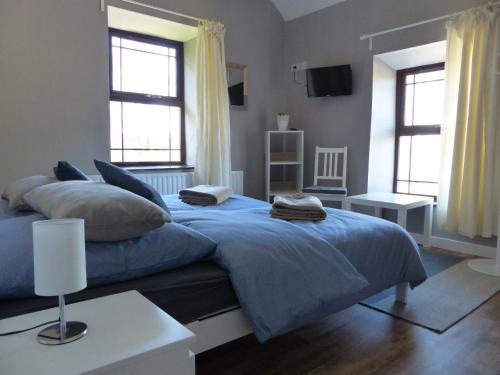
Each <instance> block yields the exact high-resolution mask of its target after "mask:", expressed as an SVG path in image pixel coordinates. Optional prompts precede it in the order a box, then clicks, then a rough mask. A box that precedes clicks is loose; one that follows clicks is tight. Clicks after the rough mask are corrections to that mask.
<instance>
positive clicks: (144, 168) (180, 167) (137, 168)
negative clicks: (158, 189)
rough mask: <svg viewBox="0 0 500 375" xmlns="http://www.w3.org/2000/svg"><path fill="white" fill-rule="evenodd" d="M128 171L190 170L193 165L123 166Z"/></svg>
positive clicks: (192, 168) (192, 169)
mask: <svg viewBox="0 0 500 375" xmlns="http://www.w3.org/2000/svg"><path fill="white" fill-rule="evenodd" d="M123 169H126V170H127V171H130V172H148V171H182V172H192V171H194V167H193V166H192V165H143V166H140V165H138V166H133V167H132V166H129V167H126V166H125V167H123Z"/></svg>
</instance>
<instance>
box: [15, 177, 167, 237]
mask: <svg viewBox="0 0 500 375" xmlns="http://www.w3.org/2000/svg"><path fill="white" fill-rule="evenodd" d="M24 199H25V200H26V202H27V203H28V204H29V205H30V206H31V207H33V208H34V209H35V210H36V211H38V212H40V213H41V214H43V215H45V216H46V217H48V218H49V219H67V218H79V219H83V220H85V239H86V240H87V241H121V240H128V239H131V238H135V237H138V236H141V235H143V234H145V233H147V232H149V231H151V230H153V229H156V228H159V227H161V226H162V225H163V224H165V223H167V222H170V216H169V215H168V214H167V213H166V212H165V211H164V210H163V209H162V208H160V207H159V206H158V205H156V204H155V203H153V202H151V201H149V200H147V199H145V198H142V197H140V196H138V195H136V194H134V193H131V192H129V191H127V190H124V189H121V188H119V187H116V186H113V185H109V184H105V183H102V182H93V181H64V182H59V183H56V184H50V185H45V186H40V187H38V188H36V189H33V190H32V191H31V192H29V193H28V194H26V195H25V197H24Z"/></svg>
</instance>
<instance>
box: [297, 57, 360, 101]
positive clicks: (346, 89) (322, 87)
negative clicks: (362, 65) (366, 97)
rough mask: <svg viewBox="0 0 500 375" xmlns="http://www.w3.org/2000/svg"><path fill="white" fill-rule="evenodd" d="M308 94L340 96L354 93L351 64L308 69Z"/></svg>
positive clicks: (311, 95)
mask: <svg viewBox="0 0 500 375" xmlns="http://www.w3.org/2000/svg"><path fill="white" fill-rule="evenodd" d="M306 76H307V96H309V97H311V98H313V97H321V96H338V95H351V94H352V71H351V66H350V65H337V66H327V67H324V68H313V69H307V71H306Z"/></svg>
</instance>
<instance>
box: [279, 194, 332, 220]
mask: <svg viewBox="0 0 500 375" xmlns="http://www.w3.org/2000/svg"><path fill="white" fill-rule="evenodd" d="M270 213H271V216H272V217H275V218H278V219H283V220H312V221H317V220H323V219H325V218H326V211H325V210H324V209H323V204H321V201H320V200H319V199H318V198H316V197H313V196H304V195H302V194H297V195H283V196H281V195H279V196H276V197H274V203H273V207H272V209H271V211H270Z"/></svg>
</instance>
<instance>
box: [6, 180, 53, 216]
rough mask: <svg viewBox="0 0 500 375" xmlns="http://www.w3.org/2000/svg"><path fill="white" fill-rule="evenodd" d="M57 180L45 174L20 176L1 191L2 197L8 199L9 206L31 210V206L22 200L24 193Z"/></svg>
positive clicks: (15, 208)
mask: <svg viewBox="0 0 500 375" xmlns="http://www.w3.org/2000/svg"><path fill="white" fill-rule="evenodd" d="M54 182H58V180H57V179H55V178H52V177H46V176H30V177H25V178H21V179H20V180H16V181H14V182H13V183H11V184H10V185H9V186H7V188H6V189H5V191H4V192H3V193H2V199H5V200H7V201H9V208H12V209H14V210H19V211H32V208H31V207H30V206H29V205H28V204H26V202H25V201H24V195H25V194H26V193H29V192H30V191H31V190H33V189H35V188H37V187H39V186H43V185H47V184H52V183H54Z"/></svg>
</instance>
